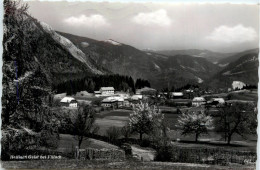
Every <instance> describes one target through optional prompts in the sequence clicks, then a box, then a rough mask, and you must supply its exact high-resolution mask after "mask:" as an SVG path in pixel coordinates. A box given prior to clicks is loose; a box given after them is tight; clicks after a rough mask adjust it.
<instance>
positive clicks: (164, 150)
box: [155, 146, 173, 162]
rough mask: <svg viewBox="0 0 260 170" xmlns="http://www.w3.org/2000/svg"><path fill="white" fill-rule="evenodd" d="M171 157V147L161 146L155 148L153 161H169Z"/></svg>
mask: <svg viewBox="0 0 260 170" xmlns="http://www.w3.org/2000/svg"><path fill="white" fill-rule="evenodd" d="M172 158H173V152H172V148H171V147H170V146H162V147H160V148H158V149H157V155H156V157H155V161H162V162H170V161H172Z"/></svg>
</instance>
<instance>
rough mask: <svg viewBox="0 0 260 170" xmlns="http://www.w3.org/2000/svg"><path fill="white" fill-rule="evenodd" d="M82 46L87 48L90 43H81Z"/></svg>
mask: <svg viewBox="0 0 260 170" xmlns="http://www.w3.org/2000/svg"><path fill="white" fill-rule="evenodd" d="M80 45H81V47H83V48H86V47H88V46H89V43H88V42H81V43H80Z"/></svg>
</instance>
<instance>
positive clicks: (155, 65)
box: [153, 63, 161, 70]
mask: <svg viewBox="0 0 260 170" xmlns="http://www.w3.org/2000/svg"><path fill="white" fill-rule="evenodd" d="M153 64H154V67H155V68H156V69H158V70H159V69H161V68H160V67H159V66H158V65H157V64H155V63H153Z"/></svg>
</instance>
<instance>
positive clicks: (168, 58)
mask: <svg viewBox="0 0 260 170" xmlns="http://www.w3.org/2000/svg"><path fill="white" fill-rule="evenodd" d="M19 23H21V24H20V25H19V27H20V30H22V34H23V37H20V38H21V39H22V41H23V46H22V48H24V50H23V51H22V52H24V53H21V55H24V56H26V57H27V58H26V57H25V58H26V60H28V61H31V67H29V66H28V68H27V70H29V68H30V69H33V68H35V65H38V66H41V67H42V68H43V69H44V70H45V73H46V75H47V76H48V77H50V79H52V83H53V84H58V83H60V82H64V81H68V80H72V79H76V78H80V77H85V76H93V75H103V74H121V75H128V76H131V77H133V79H137V78H142V79H146V80H149V82H150V83H151V85H152V87H154V88H157V89H162V88H165V87H168V88H171V87H172V86H174V87H180V86H183V85H186V84H187V83H193V84H194V83H195V84H211V85H213V86H214V83H213V82H216V83H218V86H227V85H228V86H230V85H231V84H230V81H232V80H241V81H244V82H245V83H248V84H257V82H258V74H257V68H258V49H253V50H248V51H245V52H242V53H241V52H240V53H218V52H212V51H209V50H196V49H193V50H170V51H151V50H149V51H147V50H139V49H137V48H135V47H132V46H130V45H127V44H123V43H120V42H117V41H115V40H112V39H109V40H104V41H98V40H94V39H90V38H87V37H81V36H76V35H72V34H68V33H63V32H58V31H55V30H54V29H52V28H51V27H50V26H49V25H47V24H45V23H43V22H39V21H37V20H36V19H34V18H32V17H31V16H29V15H24V18H23V19H22V20H21V21H19ZM6 27H7V28H8V29H7V32H8V31H9V32H11V30H12V27H13V26H11V25H7V26H6ZM14 34H17V36H20V33H19V31H18V32H17V33H16V32H14ZM11 38H12V37H11V36H10V37H9V39H8V38H7V40H6V43H5V44H4V46H5V48H4V50H5V51H8V50H9V51H11V50H10V48H11V47H12V43H13V42H12V41H11V40H10V39H11ZM8 43H9V44H8ZM7 44H8V45H9V46H8V45H7ZM10 44H11V45H10ZM14 45H15V46H17V44H13V46H14ZM26 50H27V51H26ZM26 52H27V54H26ZM20 63H22V62H20ZM23 64H25V62H23ZM33 65H34V66H33ZM18 67H19V68H22V67H23V66H21V65H20V66H18ZM21 70H22V69H21ZM18 72H19V75H22V74H24V73H25V72H26V69H25V70H23V71H18ZM19 75H18V76H19ZM223 80H225V81H223ZM219 82H221V83H219ZM223 82H228V84H225V83H223Z"/></svg>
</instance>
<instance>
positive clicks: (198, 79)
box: [196, 77, 204, 83]
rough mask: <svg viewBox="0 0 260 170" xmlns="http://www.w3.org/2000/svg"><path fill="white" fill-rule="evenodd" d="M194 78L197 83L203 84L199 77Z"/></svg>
mask: <svg viewBox="0 0 260 170" xmlns="http://www.w3.org/2000/svg"><path fill="white" fill-rule="evenodd" d="M196 78H197V81H198V83H203V81H204V80H202V79H201V78H199V77H196Z"/></svg>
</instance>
